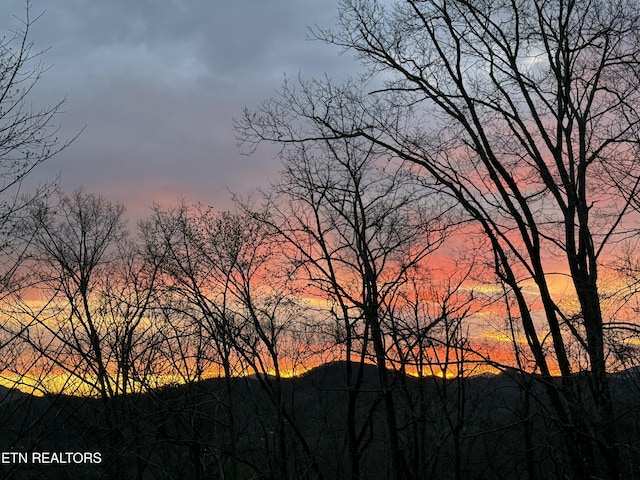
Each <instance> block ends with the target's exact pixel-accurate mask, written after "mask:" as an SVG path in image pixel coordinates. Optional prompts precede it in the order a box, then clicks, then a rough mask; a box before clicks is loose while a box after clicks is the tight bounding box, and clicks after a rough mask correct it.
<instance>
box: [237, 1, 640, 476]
mask: <svg viewBox="0 0 640 480" xmlns="http://www.w3.org/2000/svg"><path fill="white" fill-rule="evenodd" d="M636 7H637V6H636V5H635V4H634V3H633V2H629V1H626V0H620V1H614V2H608V1H607V2H604V1H595V2H588V3H583V2H574V1H570V0H567V1H565V0H562V1H558V2H546V1H537V0H531V1H523V2H482V1H481V2H466V1H439V0H433V1H412V0H407V1H404V2H398V3H395V4H393V5H386V3H385V2H379V1H375V0H371V1H351V0H345V1H342V2H341V3H340V8H339V14H338V19H339V22H340V24H341V27H342V28H341V29H340V30H338V31H331V30H317V31H316V32H315V33H316V36H317V37H319V38H320V39H322V40H324V41H327V42H329V43H332V44H336V45H339V46H341V47H343V48H345V49H347V50H351V51H353V52H355V53H356V55H358V56H359V58H360V59H361V60H362V61H363V62H364V64H365V65H366V66H367V67H368V68H369V73H370V77H369V78H372V79H375V81H374V82H371V83H369V84H368V85H365V86H364V87H362V88H360V87H359V88H353V84H354V82H352V83H351V85H350V84H347V85H343V86H337V85H335V84H333V83H332V82H330V81H324V82H320V81H318V82H303V83H302V84H301V88H300V91H296V90H295V89H294V88H293V87H291V86H290V85H285V87H284V88H283V91H282V95H281V97H280V98H277V99H274V100H272V101H270V102H267V103H265V104H264V105H263V106H262V107H261V108H260V110H259V111H258V112H256V113H252V112H247V114H246V115H245V118H244V119H243V120H242V121H241V122H240V123H239V128H240V132H241V139H242V140H245V141H249V142H254V141H261V140H265V139H266V140H273V141H280V142H291V141H293V142H295V141H304V140H310V139H316V138H318V136H321V137H325V138H335V137H342V136H346V137H353V136H361V137H364V138H366V139H368V140H369V141H371V142H373V143H374V144H376V145H378V146H379V147H380V148H384V149H386V150H387V151H388V152H389V153H390V154H393V155H396V156H398V157H399V158H401V159H404V160H405V161H408V162H412V163H413V164H415V165H417V166H420V167H421V168H422V171H423V173H424V174H425V175H426V176H428V177H430V178H432V179H433V180H435V181H436V182H437V183H438V184H439V185H440V186H441V187H442V189H443V191H444V192H446V193H447V194H448V195H450V196H451V197H453V198H455V199H456V200H457V201H458V202H459V204H460V205H461V206H462V207H463V208H464V210H465V211H466V212H467V214H468V215H469V217H470V218H472V219H473V220H474V221H475V222H477V225H478V226H479V227H480V228H481V230H482V231H483V232H484V234H485V235H486V236H487V238H488V239H489V241H490V244H491V249H492V252H491V254H492V256H493V259H494V265H495V274H496V276H497V277H498V279H499V280H500V281H502V282H503V283H504V284H505V285H507V286H508V288H509V290H510V292H509V294H510V295H511V296H512V298H514V299H515V302H516V304H517V317H518V319H519V322H520V324H521V326H522V328H523V331H524V334H525V336H526V339H527V345H528V348H529V350H530V352H531V354H532V356H533V357H534V359H535V363H534V365H535V370H536V371H538V372H540V373H541V374H542V375H544V376H546V377H551V376H552V375H553V374H555V373H557V374H559V375H560V376H561V386H560V387H559V388H556V387H555V383H554V382H553V381H552V380H549V381H548V382H547V385H548V388H547V393H548V395H549V399H550V401H551V402H552V404H553V405H554V408H555V412H556V415H557V418H558V422H559V424H560V425H562V426H563V429H564V432H565V435H566V446H567V448H566V455H567V456H568V457H569V460H570V468H569V470H570V472H571V475H573V476H575V477H576V478H586V477H588V476H589V475H596V476H598V475H600V476H605V477H609V478H620V476H621V475H622V473H621V465H622V463H621V458H620V454H621V452H620V438H619V436H618V432H617V429H616V425H615V419H616V415H615V412H614V407H613V401H612V397H611V390H610V387H609V381H608V377H607V358H608V357H607V351H606V349H605V345H606V342H605V339H606V331H607V329H606V327H605V325H606V323H607V318H605V317H604V316H603V311H602V304H601V297H600V294H599V292H600V285H599V280H600V278H601V277H600V276H599V273H601V269H602V268H601V266H602V262H603V256H605V255H606V254H608V253H609V252H611V251H612V250H613V249H614V248H615V246H616V244H617V242H618V241H619V240H621V239H623V238H625V237H626V236H627V235H629V234H630V232H632V231H633V228H634V226H633V223H632V220H631V216H630V215H629V212H630V211H631V207H633V202H634V198H635V197H636V195H637V193H638V186H639V184H640V173H639V169H638V160H637V159H638V140H639V136H638V134H639V128H638V127H639V126H640V123H639V121H640V118H639V116H638V104H639V100H640V98H639V93H638V92H639V88H638V86H639V85H638V81H639V78H640V75H639V74H640V64H639V58H640V57H639V55H638V54H639V53H640V42H639V40H640V39H639V38H638V31H639V29H638V27H639V23H640V16H639V15H638V12H637V8H636ZM377 74H380V75H377ZM376 75H377V76H376ZM345 115H346V116H347V117H348V121H347V122H345ZM300 118H303V119H307V120H311V123H313V124H314V125H316V126H319V127H320V130H321V132H320V133H319V132H318V128H316V129H315V130H313V131H309V130H308V129H307V130H305V129H304V127H302V128H300V127H296V128H291V125H296V126H298V125H300V124H301V122H298V123H296V121H295V119H300ZM561 276H566V278H568V279H569V284H570V286H571V287H570V288H571V289H572V296H573V298H574V299H575V302H566V301H563V300H564V299H565V298H566V297H565V296H564V294H563V295H562V296H559V295H558V294H557V291H555V290H554V288H553V282H554V280H555V279H557V278H559V277H561ZM525 285H531V286H532V287H533V288H534V289H535V295H529V294H528V293H527V289H525V288H524V287H525ZM536 300H539V302H540V304H541V306H542V308H541V309H540V310H541V311H540V314H541V315H537V314H535V313H534V312H533V311H532V310H535V308H534V302H535V301H536ZM574 305H575V306H574ZM570 345H571V346H570ZM547 346H549V347H550V348H547ZM570 348H577V349H579V350H581V351H582V352H584V354H585V356H586V358H587V365H586V366H584V367H581V366H579V365H576V364H574V363H572V359H571V358H570V355H569V353H568V352H569V349H570ZM577 370H584V371H585V372H586V373H587V374H588V375H589V384H590V389H589V392H590V394H589V395H590V400H589V401H588V402H584V401H582V400H581V399H580V395H579V393H578V389H579V387H578V386H577V384H576V383H577V380H576V377H574V376H573V374H574V373H575V372H576V371H577Z"/></svg>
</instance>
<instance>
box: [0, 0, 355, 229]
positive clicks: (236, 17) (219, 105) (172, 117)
mask: <svg viewBox="0 0 640 480" xmlns="http://www.w3.org/2000/svg"><path fill="white" fill-rule="evenodd" d="M336 6H337V2H336V0H320V1H318V0H269V1H268V2H267V1H261V0H242V1H231V2H223V1H210V0H189V1H186V0H141V1H135V2H131V1H128V0H111V1H108V2H83V1H80V0H65V1H62V2H48V1H45V0H32V1H31V12H30V15H31V17H32V18H34V17H36V16H38V15H40V14H43V12H44V14H43V15H42V17H41V18H39V19H38V21H37V22H36V24H35V25H34V26H33V28H32V32H31V39H32V40H33V42H34V44H35V46H34V50H38V49H48V51H47V52H46V53H45V54H44V56H43V57H42V60H43V62H44V63H45V65H47V66H49V67H50V69H49V70H48V71H47V72H46V73H45V75H44V76H43V78H42V81H41V82H40V84H39V85H38V89H37V92H36V93H35V94H34V95H33V97H32V98H33V100H34V104H35V105H36V106H38V105H48V104H53V103H55V102H56V101H58V100H59V99H60V98H62V97H65V96H66V97H67V102H66V104H65V107H64V111H65V113H64V115H62V116H61V117H60V119H59V120H60V122H61V123H62V128H61V134H60V135H61V137H63V138H64V137H72V136H73V135H75V134H76V133H77V132H79V131H80V130H81V129H82V128H83V127H85V126H86V128H85V130H84V132H83V133H82V134H81V135H80V137H79V138H78V139H77V140H76V141H75V142H74V143H73V145H72V146H71V147H70V148H69V149H68V150H66V151H65V152H63V153H62V154H60V155H59V156H57V157H56V158H54V159H52V160H51V161H50V162H49V163H48V164H47V165H46V166H43V167H42V168H40V169H39V170H38V171H37V172H35V173H34V175H33V177H32V179H31V181H32V182H36V183H37V182H39V181H42V180H43V179H52V178H55V176H56V175H58V174H61V185H62V188H63V189H64V190H65V191H71V190H74V189H76V188H78V187H81V186H83V187H84V188H86V190H87V191H90V192H94V193H99V194H103V195H105V196H107V197H108V198H109V199H110V200H113V201H120V202H122V203H124V204H125V205H126V206H127V209H128V211H129V212H130V214H131V215H132V216H134V217H140V216H143V215H146V214H147V212H148V206H149V205H150V204H151V203H152V202H154V201H158V202H162V203H163V204H170V203H172V202H174V201H175V200H176V199H177V198H178V197H179V196H181V195H182V196H184V197H186V198H187V199H189V200H197V201H202V202H205V203H209V204H211V205H213V206H216V207H218V206H221V207H222V208H224V207H225V206H228V199H229V193H228V191H227V188H228V189H229V190H231V191H233V192H237V193H241V194H246V193H247V192H249V191H250V190H251V189H252V188H254V187H257V186H264V185H265V184H266V183H267V182H268V180H274V179H275V177H276V175H277V171H278V160H277V159H275V158H274V152H275V150H272V151H269V150H268V149H266V148H265V149H262V150H261V151H260V152H259V153H258V154H256V155H253V156H251V157H246V156H241V155H240V154H239V151H238V148H237V147H236V144H235V139H234V132H233V129H232V119H233V117H238V116H239V115H240V114H241V112H242V109H243V107H244V106H245V105H246V106H248V107H250V108H251V107H255V106H256V105H257V104H258V102H260V101H261V100H264V99H266V98H268V97H270V96H272V95H273V94H274V92H275V90H276V89H277V88H278V87H279V85H280V84H281V82H282V80H283V78H284V75H287V76H290V77H296V76H297V75H298V74H302V75H303V76H305V77H312V76H320V75H324V74H325V73H327V74H328V75H330V76H332V77H340V76H343V75H345V74H348V73H349V72H351V71H353V69H354V68H355V67H356V63H355V62H354V60H353V59H352V58H351V57H350V56H348V55H345V56H340V55H339V54H338V52H337V51H336V49H335V48H330V47H327V46H326V45H324V44H322V43H320V42H317V41H315V42H313V41H309V40H307V29H308V27H309V26H312V25H314V24H318V25H321V26H331V25H332V24H333V22H334V18H335V15H336ZM24 10H25V2H24V1H23V0H5V1H3V2H1V3H0V29H1V30H2V31H3V32H7V31H9V29H11V28H15V27H16V26H17V25H18V24H19V23H18V21H17V20H16V19H15V18H14V17H15V16H18V17H24Z"/></svg>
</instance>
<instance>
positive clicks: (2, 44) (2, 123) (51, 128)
mask: <svg viewBox="0 0 640 480" xmlns="http://www.w3.org/2000/svg"><path fill="white" fill-rule="evenodd" d="M16 18H18V17H16ZM38 18H39V17H36V18H35V19H34V18H33V17H32V15H31V5H30V3H29V2H28V1H27V2H26V3H25V11H24V16H23V17H20V18H18V21H19V27H18V28H17V29H16V30H14V31H12V32H9V33H8V34H7V35H4V36H3V37H2V38H0V268H1V269H2V270H0V285H1V286H2V289H1V290H0V295H2V296H4V295H6V294H8V293H10V292H11V291H12V290H13V287H14V286H15V284H16V282H17V280H18V278H17V276H16V273H17V272H18V266H19V264H20V261H21V259H22V258H23V256H24V249H25V246H26V244H27V243H28V240H29V238H28V236H27V237H26V238H25V235H24V231H23V224H22V222H21V219H22V218H24V215H25V209H26V206H27V205H28V204H30V203H32V202H33V201H34V200H35V199H37V198H39V197H42V196H43V195H45V194H46V192H47V187H46V185H44V184H42V185H41V186H40V187H39V188H38V189H36V191H35V192H31V193H29V194H28V195H27V192H25V191H24V188H23V182H24V180H25V179H26V178H27V176H28V175H29V174H30V173H31V172H32V171H33V170H34V169H35V168H36V167H38V165H40V164H42V163H43V162H45V161H46V160H48V159H50V158H51V157H53V156H54V155H55V154H56V153H58V152H60V151H61V150H63V149H64V148H66V147H67V146H68V145H69V143H70V142H71V141H72V140H73V139H70V140H66V141H65V140H60V139H59V138H58V137H57V131H58V125H57V124H56V121H57V117H58V116H59V114H60V112H61V107H62V104H63V102H64V99H62V100H61V101H60V102H58V103H56V104H54V105H52V106H48V107H44V108H36V107H34V106H33V103H32V99H31V97H32V95H33V93H34V91H35V89H36V88H37V84H38V83H39V82H40V80H41V78H42V76H43V75H44V73H45V71H46V70H47V67H46V66H45V64H44V63H43V61H42V56H43V53H44V51H42V50H37V49H35V48H34V46H33V43H32V40H31V38H30V30H31V27H32V25H33V23H34V22H35V21H37V20H38ZM18 276H19V275H18Z"/></svg>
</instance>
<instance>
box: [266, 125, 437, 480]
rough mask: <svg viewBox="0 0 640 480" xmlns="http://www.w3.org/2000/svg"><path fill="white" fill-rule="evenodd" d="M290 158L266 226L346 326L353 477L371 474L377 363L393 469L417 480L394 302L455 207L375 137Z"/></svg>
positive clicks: (298, 151)
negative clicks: (364, 388)
mask: <svg viewBox="0 0 640 480" xmlns="http://www.w3.org/2000/svg"><path fill="white" fill-rule="evenodd" d="M320 135H321V132H318V136H320ZM282 158H283V162H284V171H283V176H282V179H281V180H280V182H278V183H277V184H276V185H275V186H274V188H273V191H272V192H271V194H270V195H269V197H268V203H267V206H266V207H265V212H266V214H265V215H264V216H263V217H262V221H263V222H266V223H267V224H268V225H269V226H270V227H271V228H272V229H273V231H274V232H275V233H276V234H277V235H278V237H280V238H282V245H281V248H282V249H283V252H284V253H285V255H287V256H289V257H290V259H291V260H290V262H291V265H292V268H293V272H295V274H296V278H298V279H299V281H301V282H305V283H307V284H308V287H307V288H306V290H307V294H308V295H314V296H317V297H319V298H324V299H327V300H329V301H330V302H331V304H332V307H331V309H330V312H327V313H330V315H329V316H330V317H333V319H334V320H335V321H336V323H335V325H334V327H333V328H335V331H336V332H338V333H337V337H338V341H339V344H340V345H341V346H342V347H343V348H344V353H343V355H344V359H345V360H346V375H347V378H346V382H347V424H348V425H347V426H348V441H347V444H348V448H349V457H350V459H349V461H350V467H351V478H354V479H356V478H360V476H361V471H360V468H361V458H362V454H363V447H364V445H366V438H367V429H368V428H369V423H368V422H367V421H366V417H367V415H365V420H364V421H363V422H361V418H358V415H359V414H358V403H359V400H358V396H359V390H360V388H361V385H362V381H363V378H362V376H363V368H364V364H365V361H367V360H369V361H372V362H373V363H375V365H376V366H377V372H378V382H379V388H380V392H381V396H380V400H381V401H382V404H383V405H384V409H385V414H386V419H387V425H386V431H387V435H388V437H387V438H388V442H389V448H390V452H391V463H392V465H391V471H392V472H393V475H395V476H396V477H398V478H407V475H408V468H409V466H408V464H407V459H406V458H405V456H404V455H403V453H402V452H403V446H402V441H401V439H400V438H399V425H398V419H397V417H396V416H397V412H396V406H395V400H394V395H393V384H394V380H393V379H392V378H391V376H390V374H389V371H388V369H389V368H390V367H391V363H390V362H389V356H388V350H389V343H388V342H389V339H388V337H387V334H388V330H387V325H388V324H387V322H386V319H385V313H386V310H385V305H386V304H388V303H390V302H392V301H393V300H392V297H394V296H395V295H397V294H398V291H399V285H402V284H404V283H406V282H407V281H408V278H409V276H410V272H411V271H412V269H413V268H414V267H416V266H417V265H419V264H421V263H422V262H424V261H425V259H426V258H427V256H428V255H429V254H430V253H432V252H433V251H434V250H435V249H436V248H437V247H438V246H439V245H440V244H441V243H442V241H443V239H444V238H445V235H446V227H448V226H449V225H448V223H447V222H448V220H449V217H447V216H446V212H447V210H448V208H447V205H446V203H441V204H440V205H436V204H435V203H434V202H433V201H432V200H433V199H432V197H430V196H429V195H428V192H425V191H424V190H423V189H422V188H421V186H420V185H419V184H418V183H416V181H415V178H414V177H413V175H412V172H411V171H410V169H408V168H405V167H406V166H403V165H392V166H385V164H386V163H388V162H389V161H390V158H388V157H386V156H385V155H384V154H381V153H380V152H379V151H378V150H377V148H376V147H375V144H373V143H372V142H369V141H366V140H359V139H350V138H344V139H339V140H326V141H325V140H318V141H317V142H313V143H311V142H310V143H309V144H292V145H290V146H289V147H288V148H286V149H284V150H283V152H282ZM353 361H355V362H357V363H355V364H353V363H352V362H353ZM358 423H362V424H361V425H358Z"/></svg>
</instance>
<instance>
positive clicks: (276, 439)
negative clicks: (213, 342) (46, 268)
mask: <svg viewBox="0 0 640 480" xmlns="http://www.w3.org/2000/svg"><path fill="white" fill-rule="evenodd" d="M344 374H345V364H344V363H334V364H329V365H324V366H321V367H318V368H316V369H314V370H312V371H310V372H308V373H307V374H305V375H303V376H300V377H297V378H293V379H281V381H282V387H283V392H284V393H283V398H282V399H281V402H282V403H281V404H280V405H276V404H275V403H274V402H273V400H272V399H271V398H270V396H269V393H268V392H269V388H270V385H271V383H272V382H273V381H274V379H273V378H270V377H255V376H254V377H248V378H233V379H211V380H207V381H204V382H201V383H198V384H191V385H179V386H173V387H166V388H163V389H159V390H155V391H152V392H151V393H147V394H144V395H128V396H126V397H120V398H115V399H111V400H110V401H109V402H105V401H103V400H98V399H87V398H78V397H67V396H45V397H31V396H29V395H25V394H20V393H16V392H8V391H3V392H2V403H1V404H0V421H1V422H2V432H3V434H2V436H1V437H0V443H1V446H0V450H1V451H2V452H12V451H13V452H27V453H28V455H29V462H28V463H26V464H24V463H16V462H14V463H6V460H7V458H8V457H7V454H6V453H4V454H3V460H4V461H5V462H4V463H2V464H0V469H1V472H0V475H1V477H2V478H6V479H15V480H23V479H36V478H37V479H98V478H114V479H116V478H117V479H127V478H129V479H181V480H186V479H204V478H207V479H252V478H254V479H276V478H285V477H283V476H286V478H292V479H305V478H325V479H341V478H349V476H350V469H349V465H350V461H351V459H350V458H349V456H348V452H347V450H346V448H345V447H346V436H347V432H346V402H345V398H346V390H345V388H344V387H343V385H344ZM636 377H637V372H634V371H627V372H624V373H620V374H616V375H613V376H612V378H611V380H612V384H613V386H614V392H615V399H616V403H617V404H618V407H619V411H620V412H623V413H622V414H621V416H620V418H619V423H618V425H617V427H618V429H619V435H620V437H621V438H623V439H624V441H625V444H626V445H629V447H627V448H624V449H623V455H624V462H625V465H623V466H622V471H623V472H624V474H625V478H638V476H640V467H639V465H640V453H639V452H638V450H637V449H634V448H633V447H631V446H632V445H638V444H640V432H639V429H640V408H639V407H640V391H639V389H638V385H640V384H639V383H638V382H637V380H638V378H636ZM576 381H577V382H582V383H584V385H582V387H584V388H585V389H587V388H589V385H588V384H587V383H586V382H583V381H582V380H581V379H580V378H578V377H577V378H576ZM377 385H378V383H377V379H376V370H375V368H374V367H369V366H367V367H366V368H365V369H364V370H363V377H362V384H361V385H360V392H361V393H360V396H359V403H358V409H359V412H360V413H361V415H360V418H359V421H358V434H359V435H360V436H361V437H360V440H361V442H360V450H361V454H362V458H361V465H362V469H361V478H363V479H385V478H388V476H389V468H390V460H389V455H388V445H387V435H386V434H385V428H386V426H385V418H384V409H383V405H382V402H381V398H382V396H381V393H380V391H379V389H378V388H377ZM543 387H544V386H543V385H541V380H539V379H537V378H532V377H526V378H525V377H523V376H522V375H519V374H517V373H513V374H510V373H509V372H507V373H503V374H501V375H484V376H475V377H469V378H467V379H465V380H464V381H458V380H456V379H452V380H442V379H440V378H436V377H428V378H423V379H416V378H413V377H406V376H400V375H396V376H395V377H394V395H396V400H397V402H396V405H397V414H398V420H399V421H398V424H399V426H400V431H399V434H400V437H401V439H402V445H404V446H405V448H406V451H405V452H404V453H405V455H404V458H406V459H407V460H408V462H409V463H411V465H408V470H409V471H411V472H413V473H414V474H415V476H416V478H435V479H449V478H465V479H509V478H514V479H515V478H517V479H526V478H571V472H570V471H569V470H568V468H569V467H568V461H567V457H568V452H566V451H564V449H565V447H564V446H563V445H564V444H563V442H562V439H561V435H560V428H559V426H558V425H556V424H555V423H554V420H553V415H548V414H547V409H548V405H547V404H546V403H545V402H544V401H541V400H540V399H541V398H544V395H543V394H542V390H543ZM585 410H586V411H588V408H585ZM278 412H280V413H278ZM279 414H280V415H283V416H284V421H283V422H282V424H284V431H281V429H279V427H278V425H279V424H280V421H279V418H278V415H279ZM31 452H100V455H101V459H102V462H101V463H99V464H93V463H82V464H74V463H73V462H72V463H71V464H57V463H46V464H45V463H34V462H32V461H31Z"/></svg>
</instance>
